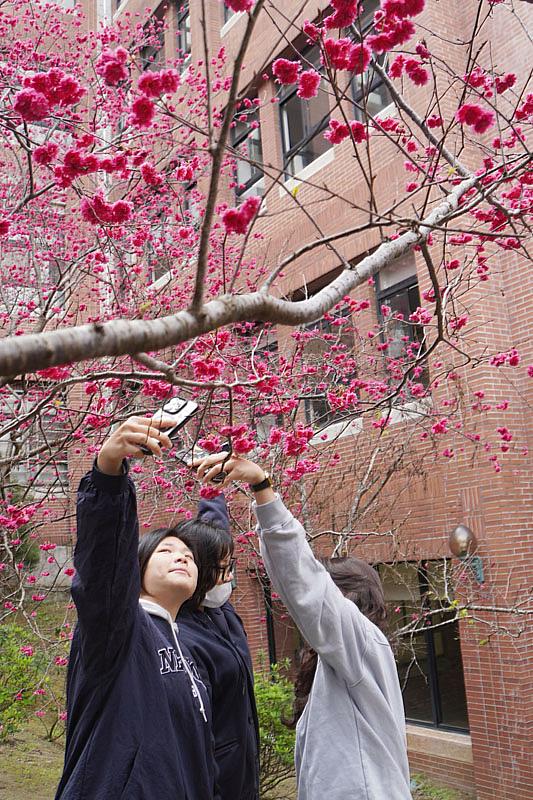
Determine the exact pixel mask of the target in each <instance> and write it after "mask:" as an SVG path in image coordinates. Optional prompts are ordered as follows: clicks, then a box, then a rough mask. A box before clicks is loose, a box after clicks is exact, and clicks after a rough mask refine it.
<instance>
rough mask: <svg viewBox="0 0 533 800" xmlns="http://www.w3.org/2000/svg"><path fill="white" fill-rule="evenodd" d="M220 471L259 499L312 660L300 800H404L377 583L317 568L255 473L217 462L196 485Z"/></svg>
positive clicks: (234, 460) (351, 571)
mask: <svg viewBox="0 0 533 800" xmlns="http://www.w3.org/2000/svg"><path fill="white" fill-rule="evenodd" d="M220 471H223V472H225V473H226V477H225V479H224V481H223V483H221V484H220V486H221V488H224V487H226V486H228V485H229V484H230V483H231V482H232V481H243V482H245V483H248V484H249V485H250V488H251V489H252V491H253V492H254V493H255V500H256V502H255V504H254V509H255V514H256V516H257V521H258V530H259V535H260V542H261V553H262V556H263V559H264V563H265V567H266V569H267V572H268V574H269V576H270V579H271V581H272V585H273V586H274V588H275V589H276V591H277V592H278V593H279V594H280V596H281V598H282V600H283V602H284V603H285V605H286V607H287V609H288V611H289V613H290V615H291V617H292V618H293V620H294V621H295V623H296V625H297V626H298V628H299V629H300V631H301V633H302V635H303V637H304V638H305V640H306V641H307V643H308V645H309V648H310V651H312V652H309V653H308V657H307V661H306V662H304V664H303V665H302V666H303V668H304V671H306V673H307V677H305V675H303V674H301V675H300V682H299V691H298V695H297V698H296V705H295V715H296V717H299V719H298V720H297V727H296V751H295V762H296V773H297V784H298V800H324V798H327V800H410V798H411V792H410V781H409V767H408V762H407V749H406V732H405V716H404V710H403V702H402V694H401V690H400V685H399V681H398V674H397V671H396V665H395V662H394V656H393V654H392V650H391V648H390V645H389V642H388V641H387V638H386V637H385V635H384V634H383V632H382V630H381V629H380V628H381V625H382V623H383V620H384V618H385V601H384V597H383V591H382V588H381V584H380V582H379V578H378V576H377V574H376V573H375V571H374V570H373V569H372V568H371V567H370V566H369V565H367V564H365V563H364V562H363V561H360V560H359V559H355V558H347V559H328V560H326V561H325V563H321V562H320V561H319V560H317V559H316V558H315V557H314V555H313V553H312V551H311V548H310V547H309V544H308V543H307V539H306V535H305V531H304V529H303V527H302V525H301V524H300V523H299V522H298V521H297V520H296V519H295V518H294V517H293V515H292V514H291V513H290V511H288V509H287V508H285V506H284V505H283V503H282V501H281V500H280V498H279V496H278V495H277V494H276V493H275V492H274V490H273V488H272V483H271V481H270V478H269V477H268V474H267V473H265V471H264V470H263V469H262V468H261V467H260V466H259V465H257V464H254V463H253V462H251V461H248V460H246V459H243V458H239V457H237V456H233V455H232V456H231V457H229V458H228V455H227V454H217V455H213V456H209V457H207V458H205V459H204V460H203V461H202V463H201V464H200V465H199V467H198V476H199V477H200V478H201V479H202V480H204V481H205V482H208V481H210V480H212V478H213V477H214V476H215V475H216V474H217V473H219V472H220ZM313 653H314V654H316V660H315V655H313ZM295 721H296V720H295Z"/></svg>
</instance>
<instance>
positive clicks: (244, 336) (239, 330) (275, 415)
mask: <svg viewBox="0 0 533 800" xmlns="http://www.w3.org/2000/svg"><path fill="white" fill-rule="evenodd" d="M233 332H234V334H235V335H236V336H237V337H238V338H239V341H240V343H241V347H242V349H243V350H244V353H245V354H246V356H247V357H248V358H249V366H250V370H249V372H250V374H251V375H253V376H254V377H257V378H260V377H262V376H264V375H277V374H278V373H279V349H278V340H277V335H276V328H275V327H272V326H271V325H269V324H267V323H263V322H243V323H240V324H237V325H236V326H235V327H234V329H233ZM248 408H249V412H250V424H251V426H252V428H253V429H254V430H255V432H256V438H257V441H258V442H264V441H266V440H267V439H268V437H269V435H270V431H271V430H272V428H274V427H278V428H279V427H282V425H283V414H282V413H281V411H280V409H279V406H278V404H277V401H276V398H275V396H273V397H271V396H269V397H262V398H261V397H260V396H256V397H255V398H254V399H250V405H249V407H248Z"/></svg>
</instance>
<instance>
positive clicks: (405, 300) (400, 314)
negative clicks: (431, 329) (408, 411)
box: [376, 254, 429, 386]
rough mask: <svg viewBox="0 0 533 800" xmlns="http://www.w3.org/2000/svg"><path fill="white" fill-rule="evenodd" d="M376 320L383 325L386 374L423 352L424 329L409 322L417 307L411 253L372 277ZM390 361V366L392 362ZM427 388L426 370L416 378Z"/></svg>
mask: <svg viewBox="0 0 533 800" xmlns="http://www.w3.org/2000/svg"><path fill="white" fill-rule="evenodd" d="M376 301H377V310H378V319H379V321H380V323H381V324H382V326H383V329H382V341H383V342H386V343H387V344H388V347H387V349H386V351H385V355H386V359H387V364H388V366H389V369H390V371H394V369H396V367H399V368H401V367H402V366H403V367H405V366H406V365H408V363H409V362H411V361H412V360H413V358H414V357H416V356H418V355H420V354H421V353H423V352H424V349H425V346H424V326H423V325H418V324H415V323H412V322H409V317H410V315H411V314H413V313H414V312H415V311H416V309H417V308H418V307H419V306H420V292H419V290H418V277H417V274H416V267H415V262H414V258H413V256H412V254H408V255H407V256H403V257H402V258H399V259H396V260H395V261H394V262H393V263H392V264H390V265H389V266H387V267H385V268H384V269H382V270H381V271H380V272H379V273H378V274H377V275H376ZM393 362H394V363H393ZM417 380H418V381H419V382H421V383H423V384H424V385H426V386H427V384H428V383H429V374H428V371H427V367H425V368H424V369H423V372H421V374H420V375H419V376H417Z"/></svg>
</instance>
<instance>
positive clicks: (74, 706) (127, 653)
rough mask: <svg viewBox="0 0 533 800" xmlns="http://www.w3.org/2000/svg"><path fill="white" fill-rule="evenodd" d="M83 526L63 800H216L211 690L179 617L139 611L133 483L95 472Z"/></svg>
mask: <svg viewBox="0 0 533 800" xmlns="http://www.w3.org/2000/svg"><path fill="white" fill-rule="evenodd" d="M126 470H127V467H126ZM77 519H78V538H77V543H76V549H75V554H74V564H75V567H76V576H75V578H74V580H73V584H72V596H73V598H74V602H75V603H76V608H77V611H78V624H77V627H76V630H75V633H74V637H73V641H72V648H71V654H70V663H69V670H68V676H67V709H68V729H67V745H66V753H65V767H64V772H63V776H62V778H61V782H60V784H59V788H58V790H57V794H56V800H155V798H157V800H167V799H168V800H213V798H214V797H215V796H216V797H218V795H215V789H214V772H215V765H214V760H213V749H212V742H213V739H212V733H211V719H210V704H209V698H208V693H207V689H206V687H205V686H204V685H203V683H202V681H201V679H200V678H197V679H195V678H194V674H193V673H194V670H195V667H194V663H193V661H192V658H191V655H190V653H189V651H188V650H187V649H186V647H185V646H184V647H180V644H179V642H178V640H177V638H176V632H175V630H173V627H172V620H171V619H170V615H168V613H167V612H165V611H164V610H163V609H161V608H160V607H159V606H156V605H155V604H147V607H151V613H148V612H147V611H146V610H145V609H144V608H143V607H142V606H141V605H140V604H139V592H140V572H139V565H138V558H137V547H138V520H137V509H136V500H135V488H134V485H133V482H132V481H131V480H130V479H129V478H128V476H127V474H123V475H119V476H109V475H105V474H103V473H102V472H99V471H98V469H96V468H93V470H92V472H90V473H89V474H88V475H86V476H85V477H84V478H83V479H82V481H81V483H80V488H79V492H78V506H77ZM166 617H168V619H167V618H166ZM185 660H186V661H188V662H189V663H188V664H185V665H184V661H185ZM197 674H198V673H197Z"/></svg>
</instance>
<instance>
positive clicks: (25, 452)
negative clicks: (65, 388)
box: [0, 387, 70, 492]
mask: <svg viewBox="0 0 533 800" xmlns="http://www.w3.org/2000/svg"><path fill="white" fill-rule="evenodd" d="M41 391H42V387H41ZM35 402H36V398H35V397H34V393H33V392H32V390H31V389H29V390H25V391H24V392H23V391H22V389H16V390H15V391H14V392H13V393H12V394H10V395H8V396H3V397H2V407H3V412H2V421H3V423H6V424H9V423H11V422H12V421H13V420H14V419H16V420H20V419H22V418H24V417H25V416H26V415H28V414H29V413H30V412H31V411H32V409H33V407H34V404H35ZM2 427H3V426H2ZM69 429H70V425H69V415H68V411H67V409H66V398H65V396H64V395H56V396H55V397H54V398H51V399H50V402H49V403H48V404H47V405H46V406H45V407H44V408H43V409H42V410H41V411H40V412H39V414H37V415H35V416H34V417H31V418H30V419H29V420H28V421H27V422H22V423H21V424H20V425H18V426H17V428H16V429H14V430H12V431H11V432H10V433H7V434H5V435H4V436H2V435H1V434H0V446H1V451H2V453H3V454H4V455H5V457H7V458H13V459H14V463H13V466H12V468H11V471H10V476H9V481H10V482H11V483H13V484H18V485H20V486H30V485H31V487H32V489H36V490H43V489H46V490H59V491H61V492H63V491H64V490H65V489H67V488H68V460H67V453H66V450H65V448H64V446H63V440H64V439H65V437H66V436H68V435H69Z"/></svg>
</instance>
